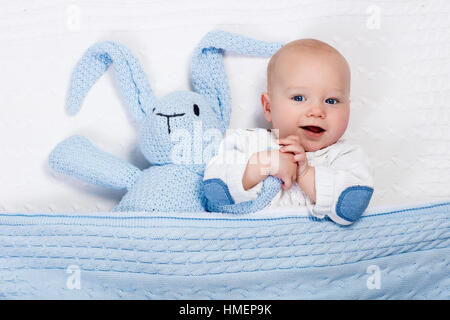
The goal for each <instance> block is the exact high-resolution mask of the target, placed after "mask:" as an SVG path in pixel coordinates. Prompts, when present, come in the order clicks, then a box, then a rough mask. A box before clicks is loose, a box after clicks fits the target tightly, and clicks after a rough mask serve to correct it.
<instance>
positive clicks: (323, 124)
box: [261, 50, 350, 151]
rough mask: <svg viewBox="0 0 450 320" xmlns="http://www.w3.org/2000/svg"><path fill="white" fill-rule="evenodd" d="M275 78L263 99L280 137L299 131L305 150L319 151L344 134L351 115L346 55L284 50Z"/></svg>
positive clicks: (266, 113)
mask: <svg viewBox="0 0 450 320" xmlns="http://www.w3.org/2000/svg"><path fill="white" fill-rule="evenodd" d="M268 80H269V79H268ZM271 81H272V82H271V86H270V90H269V92H268V93H263V94H262V96H261V102H262V106H263V109H264V114H265V116H266V119H267V120H268V121H271V122H272V127H273V128H274V129H278V130H279V138H284V137H287V136H289V135H297V136H298V137H299V138H300V141H301V143H302V145H303V148H304V149H305V151H317V150H320V149H323V148H325V147H327V146H330V145H332V144H333V143H335V142H336V141H338V140H339V138H340V137H341V136H342V135H343V134H344V132H345V130H346V128H347V125H348V120H349V116H350V99H349V95H350V70H349V68H348V64H347V62H346V61H345V59H343V57H342V56H339V55H337V54H330V53H328V52H312V51H309V50H305V51H302V52H298V50H297V51H293V50H291V51H287V52H283V54H281V55H280V56H279V57H278V60H277V62H276V65H275V66H274V71H273V76H271ZM310 126H315V127H320V128H321V129H322V130H318V128H311V127H310Z"/></svg>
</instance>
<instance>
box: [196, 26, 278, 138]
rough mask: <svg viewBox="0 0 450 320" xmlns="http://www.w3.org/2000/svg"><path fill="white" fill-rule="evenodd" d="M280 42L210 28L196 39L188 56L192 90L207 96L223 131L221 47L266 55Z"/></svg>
mask: <svg viewBox="0 0 450 320" xmlns="http://www.w3.org/2000/svg"><path fill="white" fill-rule="evenodd" d="M282 45H283V44H281V43H275V42H266V41H260V40H255V39H252V38H248V37H244V36H242V35H239V34H235V33H230V32H225V31H221V30H217V31H211V32H209V33H208V34H206V36H205V37H204V38H203V39H202V40H201V41H200V43H199V45H198V46H197V48H196V49H195V52H194V55H193V57H192V85H193V87H194V91H195V92H197V93H199V94H201V95H204V96H206V97H208V98H209V99H210V100H211V101H212V102H213V103H214V104H215V105H214V108H215V110H214V111H215V112H216V114H217V117H218V118H219V119H221V120H222V124H223V128H222V129H223V131H225V130H226V129H227V128H228V125H229V123H230V118H231V94H230V88H229V85H228V79H227V75H226V73H225V68H224V65H223V54H224V51H229V52H233V53H237V54H243V55H248V56H262V57H270V56H272V55H273V54H274V53H275V52H276V51H277V50H278V49H280V48H281V47H282Z"/></svg>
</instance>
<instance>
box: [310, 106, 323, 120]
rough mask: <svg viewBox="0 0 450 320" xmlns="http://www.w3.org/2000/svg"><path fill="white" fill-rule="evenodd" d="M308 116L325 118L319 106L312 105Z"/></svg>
mask: <svg viewBox="0 0 450 320" xmlns="http://www.w3.org/2000/svg"><path fill="white" fill-rule="evenodd" d="M308 116H310V117H320V118H325V110H324V109H323V107H321V106H320V105H317V104H316V105H314V106H312V107H311V109H310V110H309V111H308Z"/></svg>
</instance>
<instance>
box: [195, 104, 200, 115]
mask: <svg viewBox="0 0 450 320" xmlns="http://www.w3.org/2000/svg"><path fill="white" fill-rule="evenodd" d="M194 114H195V115H196V116H197V117H198V116H199V115H200V109H199V108H198V105H196V104H194Z"/></svg>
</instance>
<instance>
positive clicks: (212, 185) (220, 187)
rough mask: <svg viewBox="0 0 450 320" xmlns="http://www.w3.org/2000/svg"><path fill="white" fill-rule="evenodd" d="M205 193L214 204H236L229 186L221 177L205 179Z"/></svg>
mask: <svg viewBox="0 0 450 320" xmlns="http://www.w3.org/2000/svg"><path fill="white" fill-rule="evenodd" d="M203 195H204V196H205V198H206V199H207V200H208V201H209V202H211V203H213V204H214V205H227V204H234V200H233V197H232V196H231V194H230V191H229V190H228V186H227V185H226V184H225V182H223V181H222V180H221V179H217V178H214V179H208V180H205V181H203Z"/></svg>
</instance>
